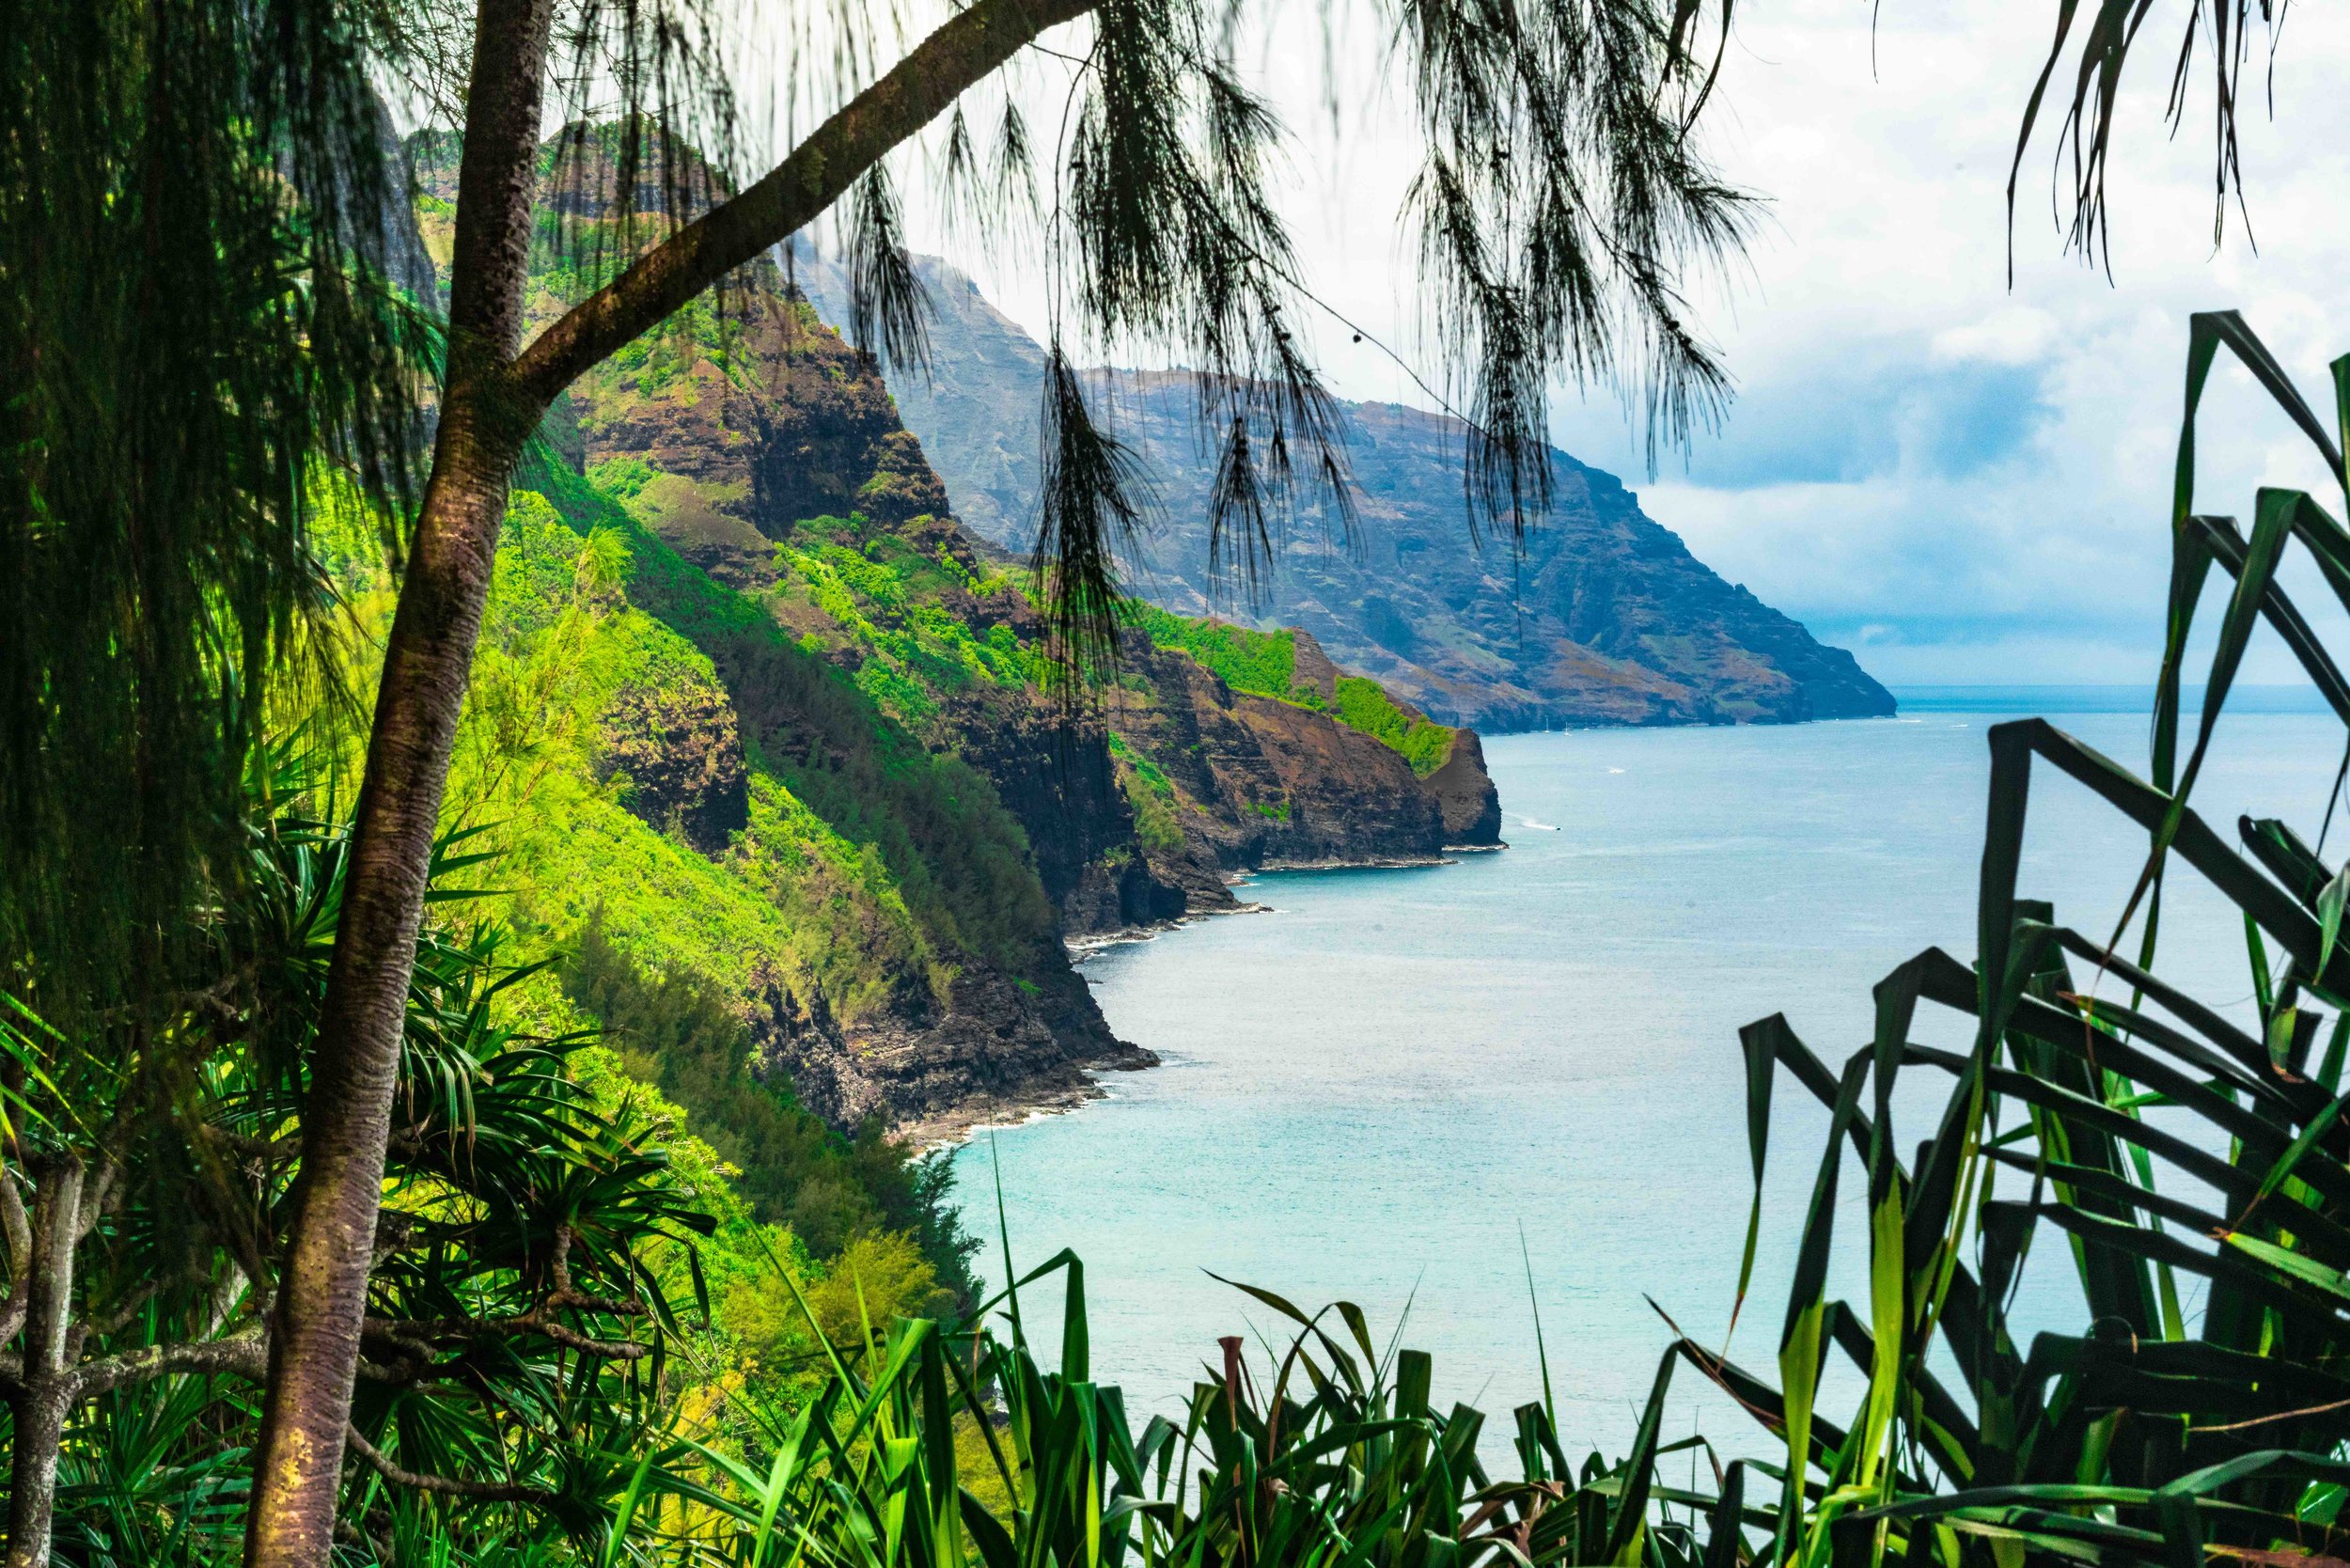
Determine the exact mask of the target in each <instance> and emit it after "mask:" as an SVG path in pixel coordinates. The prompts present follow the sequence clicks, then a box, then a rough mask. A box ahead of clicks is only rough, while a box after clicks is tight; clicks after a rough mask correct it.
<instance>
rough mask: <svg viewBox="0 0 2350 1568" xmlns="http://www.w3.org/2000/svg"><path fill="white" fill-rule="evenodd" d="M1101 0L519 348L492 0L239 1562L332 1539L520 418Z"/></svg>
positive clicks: (524, 185) (521, 169) (1023, 37)
mask: <svg viewBox="0 0 2350 1568" xmlns="http://www.w3.org/2000/svg"><path fill="white" fill-rule="evenodd" d="M1098 4H1099V0H979V4H977V5H974V6H972V7H971V8H969V9H967V10H964V11H963V12H961V13H959V14H957V15H956V16H955V17H954V18H953V19H952V20H950V21H948V23H947V24H944V25H943V26H941V27H940V28H939V29H938V30H937V31H936V32H934V33H932V35H931V36H930V37H929V38H927V39H924V40H923V41H922V43H921V44H920V45H918V46H917V48H916V49H915V50H914V51H913V52H912V53H911V54H909V55H907V56H906V58H905V59H904V60H902V61H901V62H900V63H899V64H898V66H897V67H896V68H894V69H893V70H892V71H890V72H889V73H888V74H887V75H885V76H884V77H883V78H882V79H881V80H880V81H878V82H876V83H875V84H874V85H873V86H870V87H869V88H867V89H866V90H865V91H864V92H862V93H860V94H858V95H857V97H856V98H855V99H854V100H853V101H851V102H850V103H849V105H848V106H847V107H846V108H844V109H842V110H841V111H840V112H839V113H838V114H836V115H834V116H833V117H832V118H830V119H829V120H827V121H825V122H824V124H823V126H822V127H820V128H819V129H818V130H817V132H816V133H815V134H813V135H812V136H810V137H809V138H808V139H807V142H805V143H803V144H802V145H801V146H800V147H799V148H797V149H794V150H793V152H792V153H791V156H790V157H788V158H787V159H785V161H784V162H783V163H782V164H781V165H778V166H777V167H776V169H775V170H774V171H773V172H771V173H770V174H769V175H767V176H766V177H765V178H764V179H762V180H760V181H759V182H757V183H756V184H754V185H752V186H751V187H749V188H748V189H747V190H745V191H744V192H743V193H742V194H741V195H740V196H736V197H735V198H733V199H732V200H730V201H728V202H726V203H724V204H723V205H721V206H719V207H717V208H715V209H713V211H712V212H708V213H706V214H704V215H703V216H702V217H701V218H700V219H698V220H697V221H696V222H695V223H693V224H691V225H688V226H687V227H684V228H683V229H681V230H680V231H679V232H678V233H677V234H675V235H673V236H672V237H671V238H670V239H669V240H667V241H666V242H665V243H663V244H661V245H659V246H657V247H655V248H654V249H653V250H652V251H650V252H649V253H647V255H646V256H645V257H643V258H642V259H639V260H638V261H637V262H636V263H635V265H634V266H632V267H630V268H629V269H628V270H627V271H626V272H625V273H623V274H621V276H620V277H619V279H617V280H616V281H615V282H614V283H613V284H612V285H611V286H610V287H608V288H606V289H604V290H601V291H600V292H598V293H597V294H595V295H593V296H591V297H590V298H589V299H588V300H587V302H585V303H584V304H582V305H581V306H578V307H577V308H576V309H574V310H572V312H571V313H570V314H568V315H567V316H565V317H564V318H563V319H562V320H561V321H558V322H557V323H556V325H555V326H554V327H552V328H550V329H549V330H548V332H547V333H546V334H544V335H543V336H542V337H540V340H539V341H538V342H537V343H534V344H533V345H532V347H531V349H530V351H529V352H528V353H526V354H524V355H522V356H521V357H520V358H519V359H518V358H517V357H516V350H517V348H518V347H519V345H520V341H521V332H522V314H523V287H524V283H525V268H526V265H527V261H528V249H529V240H530V227H531V208H532V201H533V197H534V196H535V195H536V187H537V167H538V162H537V154H538V145H539V133H540V123H539V121H540V108H541V103H542V82H543V79H544V72H545V67H546V53H547V39H548V28H549V21H550V17H551V14H552V10H553V0H479V8H478V14H477V21H476V26H475V47H474V64H473V74H472V79H471V82H470V84H469V87H468V92H467V98H466V104H467V108H466V122H465V139H464V154H463V158H464V162H463V165H462V170H461V172H460V174H459V178H458V199H457V232H456V248H455V252H454V255H453V258H452V260H451V266H450V279H449V282H450V290H449V351H448V352H449V362H448V374H447V378H446V388H447V389H446V393H445V395H444V397H443V400H442V409H441V424H440V431H439V435H438V437H437V440H436V443H435V446H434V450H433V462H432V477H431V481H430V482H429V483H428V484H427V486H426V489H425V500H424V509H423V512H422V515H421V516H420V517H419V519H418V522H417V526H416V540H415V548H414V550H413V552H412V553H411V556H410V558H409V563H408V572H407V576H406V579H405V580H404V581H403V582H402V584H401V586H400V596H399V609H398V611H397V613H396V614H395V616H394V619H393V623H392V635H391V638H390V641H389V642H388V643H387V644H386V646H385V651H384V676H383V681H382V683H381V684H380V686H379V687H378V689H377V695H376V709H375V723H374V730H373V733H372V735H371V737H370V739H369V742H368V767H367V776H366V781H365V783H364V784H363V785H362V787H361V790H360V795H359V806H358V814H357V820H356V823H355V824H354V828H353V835H352V850H351V863H350V870H349V872H348V880H347V882H346V884H345V892H344V905H343V915H342V924H341V928H340V930H339V931H338V932H337V936H336V943H335V959H334V964H333V968H332V970H331V971H330V974H329V977H328V981H327V994H326V1001H325V1007H324V1010H323V1013H322V1016H321V1025H320V1041H319V1056H318V1060H317V1065H316V1067H315V1068H314V1070H313V1074H312V1078H311V1088H310V1095H309V1101H308V1104H307V1105H306V1106H305V1112H304V1117H303V1160H302V1170H301V1173H300V1175H299V1176H298V1177H297V1178H296V1182H295V1186H294V1192H293V1218H292V1224H291V1229H290V1251H289V1255H288V1259H287V1263H286V1267H285V1271H284V1274H283V1276H282V1277H281V1278H280V1280H279V1285H278V1292H277V1297H276V1305H275V1307H274V1316H273V1322H272V1329H271V1334H270V1347H269V1356H270V1363H269V1366H270V1371H269V1388H268V1392H267V1395H266V1398H265V1403H264V1405H263V1415H262V1425H261V1435H260V1440H259V1443H258V1447H257V1450H256V1453H255V1459H254V1475H253V1504H252V1509H251V1512H250V1513H249V1514H248V1516H247V1520H246V1533H245V1564H246V1568H320V1565H321V1564H323V1563H324V1562H325V1561H326V1560H327V1556H328V1553H329V1550H330V1549H331V1547H332V1544H333V1541H334V1528H335V1505H336V1500H337V1493H338V1490H339V1482H340V1475H341V1469H342V1461H343V1452H344V1445H345V1436H346V1433H347V1432H348V1430H349V1416H350V1410H351V1392H352V1382H353V1380H354V1378H355V1377H356V1375H357V1370H358V1362H359V1335H360V1328H361V1325H362V1322H363V1320H364V1317H365V1314H366V1308H367V1280H368V1262H369V1252H370V1248H371V1247H372V1244H373V1240H374V1232H375V1223H376V1215H377V1211H378V1209H379V1208H380V1207H381V1200H382V1189H383V1180H384V1145H385V1142H386V1140H387V1138H388V1137H389V1134H390V1130H391V1101H392V1092H393V1089H394V1079H395V1076H396V1074H397V1071H398V1067H399V1039H400V1027H401V1019H402V1012H403V1010H404V1007H405V1004H406V999H407V990H408V980H409V975H410V971H411V970H412V968H413V967H414V965H415V950H416V928H417V923H418V921H419V919H420V918H421V917H422V913H423V907H424V886H425V876H426V870H427V868H428V866H429V864H430V862H431V853H432V840H433V835H434V830H435V827H436V824H437V822H438V818H439V815H440V808H441V796H442V792H443V789H444V787H445V786H446V782H447V778H448V762H449V753H450V749H451V746H452V745H453V743H454V740H455V737H456V731H457V720H458V713H459V709H460V707H461V705H462V702H463V700H464V693H465V681H466V675H467V672H468V670H469V669H470V667H471V666H472V662H473V651H474V642H475V638H476V636H477V635H478V632H479V630H480V626H481V613H482V608H483V602H484V600H485V599H486V598H487V596H488V593H489V587H490V574H491V566H492V559H493V555H494V553H495V550H496V547H497V533H498V525H499V523H500V521H501V520H502V519H503V517H504V514H505V510H506V502H507V493H508V488H509V479H510V477H511V472H512V468H513V464H514V462H515V459H516V458H517V457H518V456H519V455H520V453H521V450H522V447H523V443H524V441H525V439H526V437H527V436H528V434H529V432H530V431H531V430H532V429H533V428H535V426H536V425H537V422H538V419H539V416H540V415H541V414H542V413H543V412H544V411H545V409H546V407H547V405H548V404H549V403H550V402H552V401H553V400H554V399H555V396H556V393H558V392H560V391H561V390H562V389H563V388H564V387H565V386H567V385H569V384H571V383H572V381H573V380H575V379H576V378H577V377H578V376H579V375H580V374H581V373H582V372H583V371H585V370H587V369H588V368H592V367H593V366H595V365H596V364H597V363H599V362H600V361H602V360H603V358H605V357H606V356H607V355H609V354H611V353H613V352H615V351H616V350H618V349H619V348H620V347H622V346H623V345H625V344H626V343H628V342H629V341H631V340H632V339H634V338H635V337H638V336H640V335H641V334H643V333H644V332H646V331H647V330H649V329H650V328H651V327H653V326H655V325H657V324H659V322H660V321H662V320H663V319H665V318H666V316H668V315H669V314H670V313H671V312H673V311H674V310H676V309H678V308H679V307H680V306H683V305H684V304H685V303H686V302H688V301H690V300H691V299H693V298H694V297H695V296H696V295H697V294H699V293H700V292H701V291H702V290H705V289H707V288H709V287H710V286H711V285H713V283H716V282H717V281H718V280H719V279H720V278H722V277H724V276H725V275H726V274H728V273H729V272H731V271H732V270H733V269H735V268H737V267H739V266H742V265H743V264H744V263H745V262H747V261H749V260H751V259H754V258H755V257H757V256H758V255H759V254H760V252H761V251H763V250H765V249H766V248H767V247H768V246H770V245H773V244H776V243H778V242H780V241H782V240H783V239H785V238H786V237H787V236H789V235H791V234H792V233H794V232H795V231H797V230H798V229H800V228H802V227H806V226H807V224H808V223H809V222H811V221H812V220H814V219H815V218H816V217H818V216H819V215H821V214H822V213H823V211H824V210H825V209H826V208H827V207H829V206H830V205H831V204H832V203H833V201H834V200H836V199H837V198H838V196H840V195H841V193H842V192H844V191H846V190H847V189H848V188H849V186H850V184H851V183H852V182H854V180H856V178H857V177H858V176H859V175H861V174H863V173H864V172H865V171H866V170H867V169H868V168H870V167H871V166H872V165H873V164H874V163H876V162H877V161H879V160H880V158H881V157H882V156H883V155H884V154H885V153H887V152H888V151H889V150H890V149H892V148H894V147H896V146H897V145H898V144H899V143H901V142H902V141H904V140H905V139H906V138H907V137H908V136H911V135H912V134H914V133H916V132H917V131H918V130H920V129H921V128H922V127H923V126H924V125H925V124H927V123H929V121H930V120H931V119H932V118H935V117H936V116H937V115H938V114H939V113H940V112H941V111H943V110H944V109H945V108H946V107H947V106H948V104H949V103H952V102H954V101H955V99H956V98H957V97H958V96H960V95H961V94H962V93H963V92H964V89H966V88H967V87H969V86H973V85H974V84H976V83H978V82H979V81H980V80H982V79H983V78H985V77H986V76H988V75H990V74H992V73H993V72H994V71H996V70H997V69H998V68H1000V67H1001V66H1002V65H1003V64H1004V63H1005V62H1006V61H1007V60H1009V59H1011V56H1012V55H1014V54H1016V53H1018V52H1019V51H1020V50H1021V49H1022V48H1024V47H1026V45H1027V44H1028V43H1029V42H1031V41H1033V40H1034V39H1035V38H1036V37H1037V35H1038V34H1040V33H1042V31H1044V30H1045V29H1046V28H1047V27H1050V26H1054V25H1056V24H1059V23H1063V22H1068V21H1072V20H1073V19H1075V18H1077V17H1080V16H1083V15H1085V14H1086V13H1087V12H1089V11H1090V10H1091V9H1093V8H1094V7H1095V6H1096V5H1098Z"/></svg>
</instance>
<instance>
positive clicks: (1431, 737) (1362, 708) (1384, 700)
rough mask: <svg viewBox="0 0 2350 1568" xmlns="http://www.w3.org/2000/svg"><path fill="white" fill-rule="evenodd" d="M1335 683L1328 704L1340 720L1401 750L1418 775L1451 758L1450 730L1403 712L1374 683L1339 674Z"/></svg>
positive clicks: (1385, 691) (1426, 719)
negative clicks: (1335, 693)
mask: <svg viewBox="0 0 2350 1568" xmlns="http://www.w3.org/2000/svg"><path fill="white" fill-rule="evenodd" d="M1335 685H1336V690H1337V696H1338V700H1337V701H1336V702H1335V703H1333V704H1332V705H1331V706H1332V711H1333V712H1334V713H1337V715H1338V717H1339V720H1340V722H1341V723H1343V724H1345V725H1347V726H1349V727H1350V728H1353V729H1359V730H1361V731H1362V732H1363V733H1364V734H1366V735H1369V736H1371V737H1372V738H1373V739H1375V740H1379V741H1382V742H1384V743H1386V744H1387V745H1391V746H1393V747H1394V748H1395V749H1396V750H1398V751H1400V752H1402V754H1403V760H1405V761H1407V762H1409V763H1411V764H1412V771H1413V772H1414V773H1416V774H1418V776H1420V777H1422V778H1425V777H1427V776H1429V775H1430V774H1432V773H1434V772H1435V771H1436V770H1437V769H1438V768H1440V767H1443V766H1444V765H1445V763H1446V762H1448V761H1449V760H1451V757H1452V730H1451V729H1449V727H1447V726H1445V725H1441V724H1437V723H1434V721H1432V720H1430V719H1428V718H1426V717H1424V716H1422V715H1420V714H1418V713H1405V712H1404V711H1403V710H1402V709H1401V708H1399V707H1397V706H1396V705H1395V699H1394V698H1391V697H1389V696H1388V695H1387V689H1386V688H1385V687H1383V686H1381V685H1380V684H1379V682H1376V681H1372V680H1369V679H1367V678H1365V677H1363V676H1360V675H1341V676H1340V677H1339V679H1338V681H1337V682H1335Z"/></svg>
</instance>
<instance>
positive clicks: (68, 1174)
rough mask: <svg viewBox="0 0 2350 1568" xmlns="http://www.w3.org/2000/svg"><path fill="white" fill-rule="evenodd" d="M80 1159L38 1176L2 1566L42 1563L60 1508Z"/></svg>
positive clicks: (12, 1399)
mask: <svg viewBox="0 0 2350 1568" xmlns="http://www.w3.org/2000/svg"><path fill="white" fill-rule="evenodd" d="M83 1174H84V1173H83V1168H82V1162H81V1161H80V1160H78V1159H75V1158H73V1157H72V1156H71V1155H66V1156H63V1157H60V1158H58V1159H55V1160H52V1161H46V1162H44V1163H43V1164H42V1166H41V1167H40V1168H39V1171H38V1172H37V1173H36V1175H35V1178H34V1179H35V1180H36V1181H37V1182H39V1187H38V1188H37V1189H36V1191H35V1193H34V1196H33V1214H32V1246H31V1247H30V1248H29V1249H28V1250H29V1253H30V1256H29V1258H28V1259H27V1265H26V1266H27V1267H28V1268H29V1269H30V1270H31V1277H30V1278H29V1280H28V1281H27V1283H28V1285H29V1287H30V1288H29V1290H28V1291H27V1293H26V1297H25V1310H24V1375H23V1379H22V1381H21V1382H20V1383H19V1385H18V1387H17V1388H15V1389H13V1390H12V1391H11V1392H10V1394H9V1396H8V1404H9V1408H10V1410H11V1412H12V1413H13V1415H14V1416H15V1419H16V1430H15V1433H14V1435H13V1437H12V1438H11V1443H12V1448H13V1451H12V1452H11V1453H10V1455H9V1462H8V1553H7V1556H6V1558H5V1562H6V1568H46V1564H47V1563H48V1561H49V1528H50V1522H51V1519H52V1517H53V1516H54V1515H55V1512H56V1506H57V1450H58V1447H59V1446H60V1444H61V1443H62V1442H63V1440H64V1436H65V1418H66V1412H67V1411H69V1410H71V1408H72V1407H73V1391H72V1367H71V1360H72V1356H73V1351H74V1345H73V1250H74V1248H75V1247H77V1246H78V1245H80V1242H81V1239H82V1184H83Z"/></svg>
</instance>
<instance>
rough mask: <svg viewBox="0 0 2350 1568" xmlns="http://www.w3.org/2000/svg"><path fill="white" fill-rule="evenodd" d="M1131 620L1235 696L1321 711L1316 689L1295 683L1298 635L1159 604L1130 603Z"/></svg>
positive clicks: (1140, 601)
mask: <svg viewBox="0 0 2350 1568" xmlns="http://www.w3.org/2000/svg"><path fill="white" fill-rule="evenodd" d="M1128 619H1130V620H1131V622H1132V623H1133V624H1134V625H1135V626H1136V627H1138V628H1139V629H1141V630H1142V631H1143V632H1145V633H1147V634H1149V635H1150V638H1151V640H1152V642H1154V643H1156V644H1157V645H1158V646H1159V647H1161V648H1180V649H1182V650H1183V651H1184V652H1186V653H1188V654H1190V655H1191V656H1192V657H1193V658H1195V659H1197V660H1199V663H1200V665H1201V666H1203V667H1204V668H1206V669H1207V670H1208V671H1209V672H1210V673H1212V674H1214V676H1215V677H1216V678H1217V679H1219V680H1221V681H1222V682H1224V683H1225V684H1226V685H1228V686H1230V687H1231V688H1232V689H1233V690H1234V691H1236V692H1250V693H1253V694H1255V695H1256V696H1259V697H1273V698H1280V699H1281V700H1282V701H1284V702H1305V703H1308V705H1311V706H1316V707H1319V706H1320V705H1321V699H1320V697H1319V696H1318V694H1316V693H1314V692H1313V691H1311V690H1300V689H1299V688H1298V687H1297V686H1296V685H1295V684H1294V682H1295V680H1296V672H1297V634H1296V633H1294V632H1292V631H1289V630H1288V629H1286V628H1284V629H1283V630H1281V631H1277V632H1259V631H1254V630H1252V629H1250V628H1249V627H1246V626H1239V625H1235V624H1233V623H1232V622H1231V621H1229V620H1215V619H1205V620H1202V619H1196V618H1194V617H1191V616H1182V615H1176V614H1173V613H1172V612H1170V611H1167V610H1163V609H1161V608H1159V607H1158V606H1157V605H1156V604H1147V603H1145V602H1143V601H1142V600H1139V599H1136V600H1132V601H1129V609H1128Z"/></svg>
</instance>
